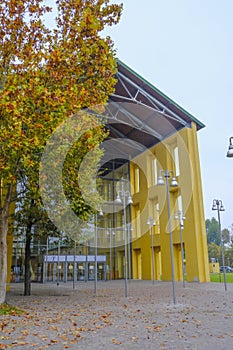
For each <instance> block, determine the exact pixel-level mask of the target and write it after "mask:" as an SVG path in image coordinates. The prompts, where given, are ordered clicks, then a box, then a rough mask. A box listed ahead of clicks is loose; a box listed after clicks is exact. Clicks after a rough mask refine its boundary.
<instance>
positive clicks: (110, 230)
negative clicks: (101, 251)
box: [107, 228, 115, 281]
mask: <svg viewBox="0 0 233 350" xmlns="http://www.w3.org/2000/svg"><path fill="white" fill-rule="evenodd" d="M107 234H108V235H109V279H110V281H111V280H112V235H113V236H114V235H115V232H114V231H113V230H112V228H110V229H109V231H108V232H107Z"/></svg>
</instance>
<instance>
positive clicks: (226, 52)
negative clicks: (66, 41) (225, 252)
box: [106, 0, 233, 229]
mask: <svg viewBox="0 0 233 350" xmlns="http://www.w3.org/2000/svg"><path fill="white" fill-rule="evenodd" d="M113 2H114V3H121V2H122V3H123V5H124V10H123V14H122V18H121V20H120V22H119V24H118V25H116V26H114V27H112V28H110V29H108V30H107V31H106V34H109V35H110V36H111V38H112V40H113V41H114V45H115V49H116V52H117V57H118V58H119V59H120V60H121V61H123V62H124V63H125V64H127V65H128V66H129V67H130V68H132V69H133V70H135V71H136V72H137V73H138V74H140V75H141V76H142V77H143V78H145V79H146V80H148V81H149V82H150V83H152V84H153V85H154V86H155V87H156V88H158V89H160V90H161V91H162V92H163V93H164V94H166V95H167V96H168V97H170V98H171V99H172V100H173V101H175V102H176V103H178V104H179V105H180V106H181V107H183V108H184V109H185V110H186V111H188V112H189V113H191V114H192V115H193V116H195V117H196V118H197V119H199V120H200V121H201V122H202V123H204V124H205V128H203V129H201V130H200V131H199V132H198V144H199V156H200V162H201V175H202V188H203V196H204V208H205V218H206V219H207V218H209V219H211V218H212V217H215V218H216V219H217V211H212V203H213V199H218V200H222V203H223V205H224V207H225V211H224V212H221V213H220V215H221V216H220V218H221V226H222V229H223V228H229V227H230V226H231V225H232V223H233V186H232V185H233V158H227V157H226V153H227V150H228V144H229V138H230V137H231V136H233V110H232V102H233V20H232V18H233V1H232V0H222V1H219V0H163V1H162V0H160V1H159V0H144V1H139V0H134V1H133V0H123V1H117V0H115V1H113Z"/></svg>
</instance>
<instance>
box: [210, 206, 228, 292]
mask: <svg viewBox="0 0 233 350" xmlns="http://www.w3.org/2000/svg"><path fill="white" fill-rule="evenodd" d="M212 210H217V211H218V226H219V235H220V240H221V248H222V265H223V275H224V286H225V291H226V290H227V282H226V269H225V258H224V244H223V238H222V230H221V220H220V211H225V209H224V207H223V204H222V201H221V200H220V199H214V200H213V206H212Z"/></svg>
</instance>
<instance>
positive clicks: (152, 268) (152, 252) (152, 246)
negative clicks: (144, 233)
mask: <svg viewBox="0 0 233 350" xmlns="http://www.w3.org/2000/svg"><path fill="white" fill-rule="evenodd" d="M146 223H147V225H149V227H150V237H151V272H152V276H151V279H152V284H154V283H155V279H154V267H155V259H154V234H153V232H152V227H153V226H155V221H154V219H153V218H152V217H149V218H148V220H147V222H146Z"/></svg>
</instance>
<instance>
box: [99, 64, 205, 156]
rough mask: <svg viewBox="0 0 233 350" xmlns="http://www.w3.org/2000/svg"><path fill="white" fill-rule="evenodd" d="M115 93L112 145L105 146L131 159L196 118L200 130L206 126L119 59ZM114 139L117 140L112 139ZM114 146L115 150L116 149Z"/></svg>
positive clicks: (110, 109)
mask: <svg viewBox="0 0 233 350" xmlns="http://www.w3.org/2000/svg"><path fill="white" fill-rule="evenodd" d="M116 78H117V84H116V87H115V93H114V94H113V95H111V96H110V98H109V103H108V105H107V108H106V109H107V114H108V123H107V129H109V131H110V133H109V138H108V140H112V144H111V147H107V148H106V149H105V152H106V156H107V158H108V159H110V152H111V153H112V155H113V156H114V153H115V156H116V158H120V157H121V154H122V159H125V160H126V159H127V158H128V159H132V158H133V157H135V156H136V155H137V154H139V153H142V152H143V151H144V150H145V149H148V148H151V147H152V146H154V145H155V144H157V143H159V142H161V141H163V140H165V139H166V138H167V137H169V136H170V135H172V134H174V133H176V132H177V131H179V130H181V129H182V128H185V127H190V126H191V122H195V123H196V125H197V130H199V129H201V128H203V127H204V124H202V123H201V122H200V121H199V120H197V119H196V118H195V117H194V116H192V115H191V114H190V113H188V112H187V111H185V110H184V109H183V108H182V107H180V106H179V105H178V104H177V103H175V102H174V101H172V100H171V99H170V98H169V97H167V96H166V95H164V94H163V93H162V92H161V91H160V90H158V89H157V88H156V87H154V86H153V85H152V84H150V83H149V82H148V81H146V80H145V79H144V78H142V77H141V76H140V75H138V74H137V73H136V72H134V71H133V70H132V69H131V68H129V67H128V66H127V65H125V64H124V63H123V62H121V61H120V60H118V72H117V74H116ZM113 140H114V142H113ZM114 149H115V151H114Z"/></svg>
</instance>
